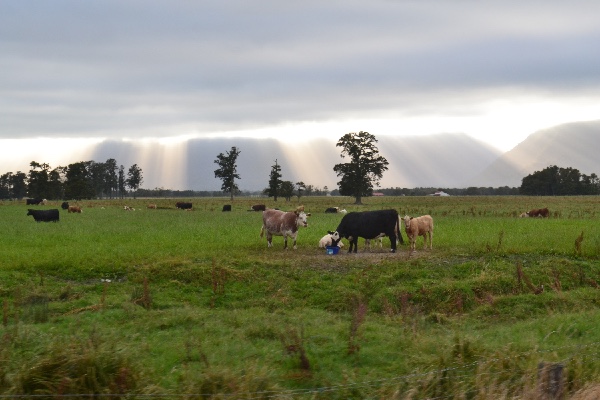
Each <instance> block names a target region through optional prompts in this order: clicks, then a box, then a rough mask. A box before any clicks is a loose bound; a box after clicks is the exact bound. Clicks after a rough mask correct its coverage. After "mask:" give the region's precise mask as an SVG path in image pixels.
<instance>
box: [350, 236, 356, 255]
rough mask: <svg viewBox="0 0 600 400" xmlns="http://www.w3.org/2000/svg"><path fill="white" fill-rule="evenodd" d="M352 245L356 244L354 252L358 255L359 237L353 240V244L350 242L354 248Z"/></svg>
mask: <svg viewBox="0 0 600 400" xmlns="http://www.w3.org/2000/svg"><path fill="white" fill-rule="evenodd" d="M352 244H354V252H355V253H358V236H357V237H355V238H354V239H352V242H350V247H352Z"/></svg>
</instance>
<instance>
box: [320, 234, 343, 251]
mask: <svg viewBox="0 0 600 400" xmlns="http://www.w3.org/2000/svg"><path fill="white" fill-rule="evenodd" d="M332 234H333V232H329V233H327V235H325V236H323V237H322V238H321V240H319V247H320V248H322V249H324V248H325V247H328V246H331V245H332V244H333V237H332V236H331V235H332ZM337 246H338V247H340V248H341V247H344V243H342V241H341V240H338V243H337Z"/></svg>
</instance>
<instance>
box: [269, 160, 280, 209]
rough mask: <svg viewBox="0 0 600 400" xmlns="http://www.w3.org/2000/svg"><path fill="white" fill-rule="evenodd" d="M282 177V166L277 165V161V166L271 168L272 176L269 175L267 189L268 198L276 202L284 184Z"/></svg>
mask: <svg viewBox="0 0 600 400" xmlns="http://www.w3.org/2000/svg"><path fill="white" fill-rule="evenodd" d="M281 176H282V175H281V166H280V165H279V164H277V159H275V164H274V165H272V166H271V174H270V175H269V187H268V188H267V189H265V193H266V194H267V196H269V197H273V200H274V201H277V196H278V195H279V189H280V188H281V184H282V182H283V181H282V180H281Z"/></svg>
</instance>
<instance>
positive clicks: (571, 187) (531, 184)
mask: <svg viewBox="0 0 600 400" xmlns="http://www.w3.org/2000/svg"><path fill="white" fill-rule="evenodd" d="M519 193H521V194H523V195H529V196H569V195H585V194H599V193H600V185H599V184H598V177H597V175H596V174H592V175H591V176H587V175H585V174H582V173H580V172H579V170H577V169H575V168H571V167H568V168H560V167H557V166H556V165H551V166H549V167H547V168H544V169H543V170H541V171H535V172H534V173H533V174H530V175H527V176H526V177H524V178H523V180H522V183H521V187H520V188H519Z"/></svg>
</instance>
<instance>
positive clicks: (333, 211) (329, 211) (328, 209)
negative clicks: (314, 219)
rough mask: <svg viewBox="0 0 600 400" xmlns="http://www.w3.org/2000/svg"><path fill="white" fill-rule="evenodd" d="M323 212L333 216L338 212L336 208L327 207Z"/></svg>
mask: <svg viewBox="0 0 600 400" xmlns="http://www.w3.org/2000/svg"><path fill="white" fill-rule="evenodd" d="M325 212H326V213H327V214H335V213H337V212H338V208H337V207H329V208H327V209H326V210H325Z"/></svg>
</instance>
